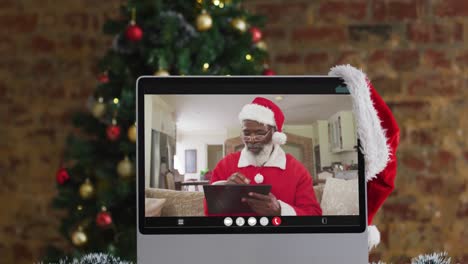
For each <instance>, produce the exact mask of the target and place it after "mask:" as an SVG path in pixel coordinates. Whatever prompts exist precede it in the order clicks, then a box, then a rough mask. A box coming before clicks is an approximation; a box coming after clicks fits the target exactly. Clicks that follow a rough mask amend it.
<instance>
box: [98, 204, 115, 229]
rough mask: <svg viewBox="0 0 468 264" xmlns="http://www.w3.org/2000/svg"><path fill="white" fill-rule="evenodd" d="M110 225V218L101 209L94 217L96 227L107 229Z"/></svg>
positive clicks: (107, 213)
mask: <svg viewBox="0 0 468 264" xmlns="http://www.w3.org/2000/svg"><path fill="white" fill-rule="evenodd" d="M111 224H112V216H111V215H110V214H109V212H107V211H106V210H105V209H103V210H102V211H101V212H99V213H98V214H97V215H96V225H97V226H99V227H101V228H107V227H109V226H110V225H111Z"/></svg>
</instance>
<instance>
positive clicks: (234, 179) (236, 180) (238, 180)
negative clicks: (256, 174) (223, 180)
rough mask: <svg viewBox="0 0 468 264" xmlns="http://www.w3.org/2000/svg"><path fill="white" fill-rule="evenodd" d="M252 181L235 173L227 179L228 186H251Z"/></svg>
mask: <svg viewBox="0 0 468 264" xmlns="http://www.w3.org/2000/svg"><path fill="white" fill-rule="evenodd" d="M249 183H250V180H249V179H248V178H247V177H245V175H244V174H242V173H240V172H235V173H233V174H232V175H231V176H229V178H227V184H249Z"/></svg>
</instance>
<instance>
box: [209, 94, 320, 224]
mask: <svg viewBox="0 0 468 264" xmlns="http://www.w3.org/2000/svg"><path fill="white" fill-rule="evenodd" d="M244 120H253V121H257V122H259V123H262V124H265V125H270V126H274V127H275V128H276V131H275V132H273V136H272V144H273V149H272V152H271V155H270V153H269V152H268V155H269V157H268V158H267V160H266V162H265V164H263V165H262V166H257V163H256V159H255V157H254V154H252V153H251V152H250V151H248V150H247V148H244V149H243V150H242V151H240V152H235V153H232V154H229V155H227V156H226V157H224V158H223V159H222V160H221V161H219V162H218V164H217V165H216V168H215V169H214V170H213V173H212V177H211V180H210V184H221V183H225V182H226V181H227V178H229V177H230V176H231V175H232V174H234V173H236V172H240V173H242V174H243V175H244V176H245V177H246V178H247V179H249V181H250V183H251V184H268V185H271V186H272V187H271V193H272V194H273V195H274V196H275V197H276V199H277V200H278V202H279V204H280V207H281V215H283V216H286V215H288V216H295V215H322V209H321V208H320V205H319V204H318V202H317V199H316V197H315V193H314V188H313V183H312V177H311V176H310V174H309V172H308V171H307V169H306V168H305V167H304V165H302V163H301V162H299V161H298V160H296V158H294V157H293V156H292V155H291V154H286V153H285V152H284V151H283V149H281V147H280V145H283V144H285V143H286V134H284V133H283V123H284V114H283V112H282V111H281V109H280V108H279V107H278V106H277V105H276V104H275V103H273V102H272V101H270V100H268V99H266V98H263V97H257V98H255V99H254V100H253V101H252V103H250V104H247V105H245V106H244V107H243V108H242V110H241V111H240V113H239V121H240V122H241V123H242V122H243V121H244ZM205 205H206V204H205ZM205 213H206V214H207V215H210V216H215V215H213V214H209V213H208V211H207V207H206V206H205ZM231 215H232V214H231ZM239 215H243V216H247V215H255V214H249V213H243V214H239ZM216 216H219V215H216Z"/></svg>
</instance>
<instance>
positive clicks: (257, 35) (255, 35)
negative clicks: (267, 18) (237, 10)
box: [250, 27, 262, 43]
mask: <svg viewBox="0 0 468 264" xmlns="http://www.w3.org/2000/svg"><path fill="white" fill-rule="evenodd" d="M250 34H252V42H253V43H257V42H259V41H260V40H262V31H260V29H259V28H258V27H251V28H250Z"/></svg>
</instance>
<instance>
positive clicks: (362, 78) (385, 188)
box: [329, 65, 400, 250]
mask: <svg viewBox="0 0 468 264" xmlns="http://www.w3.org/2000/svg"><path fill="white" fill-rule="evenodd" d="M329 75H330V76H336V77H341V78H342V79H343V80H344V82H345V83H346V86H347V87H348V89H349V92H350V94H351V97H352V99H353V112H354V114H355V116H356V124H357V133H358V136H359V140H360V141H361V152H362V153H363V154H364V160H365V175H366V182H367V222H368V225H369V226H368V245H369V250H370V249H372V248H373V247H374V246H376V245H377V244H378V243H379V242H380V233H379V231H378V230H377V228H376V227H375V226H372V225H370V224H372V219H373V218H374V216H375V214H376V213H377V211H378V209H379V208H380V207H381V206H382V204H383V202H384V201H385V199H387V197H388V196H389V195H390V193H391V192H392V191H393V189H394V183H395V176H396V169H397V161H396V150H397V147H398V144H399V140H400V129H399V128H398V125H397V122H396V121H395V118H394V117H393V115H392V112H391V111H390V108H389V107H388V106H387V105H386V104H385V102H384V101H383V99H382V98H381V97H380V95H379V94H378V93H377V91H376V90H375V89H374V87H373V86H372V84H371V82H370V81H369V79H368V78H367V77H366V75H365V74H364V73H363V72H362V71H361V70H358V69H356V68H354V67H352V66H350V65H340V66H335V67H333V68H332V69H331V70H330V72H329Z"/></svg>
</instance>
